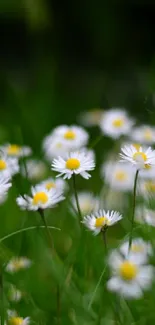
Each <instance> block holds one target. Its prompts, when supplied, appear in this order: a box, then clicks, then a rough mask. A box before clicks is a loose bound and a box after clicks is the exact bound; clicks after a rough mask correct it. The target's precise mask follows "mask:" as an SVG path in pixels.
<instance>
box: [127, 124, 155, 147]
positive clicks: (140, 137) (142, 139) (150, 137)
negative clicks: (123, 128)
mask: <svg viewBox="0 0 155 325" xmlns="http://www.w3.org/2000/svg"><path fill="white" fill-rule="evenodd" d="M130 137H131V139H133V141H136V142H139V143H141V144H147V145H151V144H154V143H155V127H151V126H149V125H142V126H139V127H136V128H134V129H132V132H131V134H130Z"/></svg>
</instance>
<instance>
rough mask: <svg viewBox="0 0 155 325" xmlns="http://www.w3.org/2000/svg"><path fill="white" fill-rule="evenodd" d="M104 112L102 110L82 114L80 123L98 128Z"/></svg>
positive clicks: (97, 109)
mask: <svg viewBox="0 0 155 325" xmlns="http://www.w3.org/2000/svg"><path fill="white" fill-rule="evenodd" d="M103 116H104V112H103V110H102V109H100V108H96V109H93V110H90V111H88V112H82V113H81V114H80V116H79V121H80V122H81V123H82V124H83V125H85V126H88V127H89V126H96V125H99V124H100V120H101V118H103Z"/></svg>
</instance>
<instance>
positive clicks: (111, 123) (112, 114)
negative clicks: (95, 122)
mask: <svg viewBox="0 0 155 325" xmlns="http://www.w3.org/2000/svg"><path fill="white" fill-rule="evenodd" d="M132 126H133V121H132V120H131V119H130V118H129V117H128V115H127V112H126V111H125V110H122V109H119V108H118V109H117V108H116V109H115V108H114V109H111V110H109V111H107V112H104V115H103V118H102V119H101V121H100V127H101V130H102V132H103V133H104V134H106V135H108V136H109V137H112V138H114V139H118V138H119V137H120V136H121V135H124V134H129V132H130V130H131V127H132Z"/></svg>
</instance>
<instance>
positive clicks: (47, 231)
mask: <svg viewBox="0 0 155 325" xmlns="http://www.w3.org/2000/svg"><path fill="white" fill-rule="evenodd" d="M38 212H39V214H40V216H41V219H42V222H43V224H44V226H45V229H46V234H47V238H48V241H49V245H50V246H51V249H52V251H53V249H54V245H53V238H52V236H51V233H50V231H49V228H48V226H47V223H46V219H45V216H44V211H43V210H42V209H39V210H38Z"/></svg>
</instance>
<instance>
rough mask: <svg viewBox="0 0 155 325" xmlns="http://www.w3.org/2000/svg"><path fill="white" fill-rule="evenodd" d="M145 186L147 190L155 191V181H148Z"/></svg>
mask: <svg viewBox="0 0 155 325" xmlns="http://www.w3.org/2000/svg"><path fill="white" fill-rule="evenodd" d="M145 188H146V190H147V191H151V192H155V182H153V181H148V182H146V183H145Z"/></svg>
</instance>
